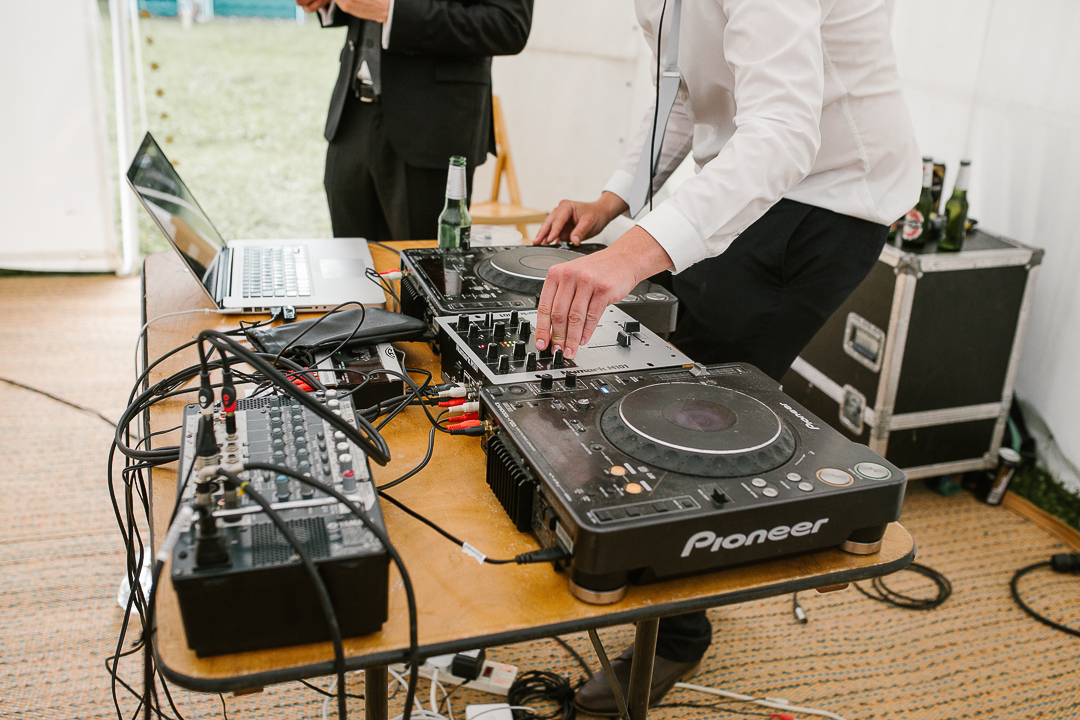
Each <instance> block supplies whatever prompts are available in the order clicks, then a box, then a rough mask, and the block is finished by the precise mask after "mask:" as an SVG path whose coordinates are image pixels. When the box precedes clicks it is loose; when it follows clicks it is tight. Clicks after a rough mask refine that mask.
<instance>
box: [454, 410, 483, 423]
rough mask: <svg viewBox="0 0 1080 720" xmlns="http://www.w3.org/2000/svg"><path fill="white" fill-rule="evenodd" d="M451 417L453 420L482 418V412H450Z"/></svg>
mask: <svg viewBox="0 0 1080 720" xmlns="http://www.w3.org/2000/svg"><path fill="white" fill-rule="evenodd" d="M450 419H451V420H453V421H454V422H461V421H463V420H479V419H480V413H478V412H467V413H461V414H460V415H454V414H453V413H451V414H450Z"/></svg>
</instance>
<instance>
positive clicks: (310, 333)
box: [245, 308, 427, 355]
mask: <svg viewBox="0 0 1080 720" xmlns="http://www.w3.org/2000/svg"><path fill="white" fill-rule="evenodd" d="M363 312H364V315H363V323H361V322H360V320H361V311H360V310H358V309H354V310H342V311H340V312H336V313H334V314H332V315H325V316H323V317H322V318H321V319H320V318H314V319H312V320H301V321H299V322H294V323H289V324H287V325H279V326H278V327H275V328H257V329H253V330H248V331H247V332H246V333H245V334H246V335H247V338H248V340H249V341H250V342H251V344H252V346H254V347H255V349H256V350H259V351H260V352H264V353H271V354H273V355H277V354H278V353H279V352H281V350H282V348H285V347H288V348H289V354H292V353H293V352H294V351H295V352H296V353H310V352H319V351H324V350H332V349H334V348H335V347H337V346H338V345H340V344H341V343H342V342H344V341H345V339H346V338H348V337H349V335H350V334H352V339H351V340H349V342H348V344H347V345H346V346H345V347H346V348H350V349H351V348H357V347H362V346H365V345H374V344H375V343H382V342H394V341H397V340H413V339H415V338H418V337H419V336H421V335H423V334H424V331H425V330H426V329H427V325H425V324H424V322H423V321H422V320H417V319H416V318H414V317H410V316H408V315H402V314H400V313H393V312H387V311H386V310H380V309H378V308H366V309H365V310H364V311H363ZM358 324H359V325H360V327H359V329H357V325H358ZM313 326H314V327H313ZM309 328H311V329H310V330H309ZM305 331H307V332H305ZM354 331H355V332H354ZM300 335H303V337H300ZM297 338H299V339H298V340H297ZM294 340H295V342H293V341H294ZM290 343H292V344H290Z"/></svg>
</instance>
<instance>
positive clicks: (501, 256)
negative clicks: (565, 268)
mask: <svg viewBox="0 0 1080 720" xmlns="http://www.w3.org/2000/svg"><path fill="white" fill-rule="evenodd" d="M579 257H583V256H582V254H581V253H579V252H574V251H573V250H567V249H566V248H561V247H557V248H556V247H543V246H537V247H531V246H530V247H516V248H510V249H508V250H501V251H499V252H498V253H496V254H495V255H494V256H492V257H490V258H488V259H487V260H484V261H483V262H482V263H480V264H479V265H477V267H476V274H477V275H479V276H480V277H482V278H483V279H484V280H486V281H487V282H489V283H491V284H492V285H497V286H498V287H501V288H505V289H506V290H514V291H516V292H520V293H526V294H529V295H539V294H540V291H541V290H542V289H543V287H544V278H546V277H547V271H548V269H549V268H550V267H551V266H552V265H558V264H559V263H564V262H568V261H570V260H576V259H578V258H579Z"/></svg>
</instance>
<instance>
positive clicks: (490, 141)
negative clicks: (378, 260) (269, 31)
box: [296, 0, 533, 241]
mask: <svg viewBox="0 0 1080 720" xmlns="http://www.w3.org/2000/svg"><path fill="white" fill-rule="evenodd" d="M296 2H297V4H298V5H300V6H301V7H303V8H304V9H305V10H307V11H309V12H311V11H318V13H319V16H320V20H321V22H322V24H323V26H324V27H328V26H331V25H337V26H346V27H348V29H349V30H348V35H347V36H346V41H345V47H344V48H343V49H342V51H341V72H340V74H339V75H338V80H337V85H336V86H335V87H334V94H333V97H332V98H331V101H330V113H329V116H328V117H327V119H326V133H325V134H326V139H327V141H329V143H330V146H329V148H328V149H327V152H326V174H325V176H324V180H323V182H324V184H325V186H326V197H327V200H328V201H329V204H330V220H331V223H332V225H333V229H334V235H335V237H364V238H367V239H369V240H379V241H385V240H406V239H427V238H434V237H437V230H438V218H439V213H440V212H441V211H442V206H443V198H444V197H445V193H446V169H447V166H448V164H449V160H450V156H452V155H462V156H464V157H465V159H466V161H467V163H468V172H467V174H466V175H467V179H468V192H469V195H470V196H471V194H472V170H473V168H475V167H476V166H477V165H481V164H483V162H484V160H485V158H486V157H487V153H488V152H495V134H494V127H493V119H492V112H491V56H492V55H513V54H516V53H518V52H520V51H521V50H522V48H524V47H525V42H526V40H528V37H529V29H530V27H531V25H532V6H533V0H334V1H333V2H331V0H296Z"/></svg>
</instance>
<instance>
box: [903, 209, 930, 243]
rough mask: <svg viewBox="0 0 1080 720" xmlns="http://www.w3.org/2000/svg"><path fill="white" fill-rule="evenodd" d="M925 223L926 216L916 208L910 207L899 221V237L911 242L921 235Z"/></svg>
mask: <svg viewBox="0 0 1080 720" xmlns="http://www.w3.org/2000/svg"><path fill="white" fill-rule="evenodd" d="M925 223H926V218H924V217H923V214H922V213H921V212H919V211H918V210H917V209H915V208H912V209H911V210H908V211H907V214H906V215H904V219H903V221H902V222H901V230H900V237H901V239H903V240H904V242H912V241H914V240H918V239H919V238H920V237H922V234H923V228H924V226H925Z"/></svg>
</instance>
